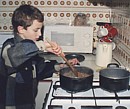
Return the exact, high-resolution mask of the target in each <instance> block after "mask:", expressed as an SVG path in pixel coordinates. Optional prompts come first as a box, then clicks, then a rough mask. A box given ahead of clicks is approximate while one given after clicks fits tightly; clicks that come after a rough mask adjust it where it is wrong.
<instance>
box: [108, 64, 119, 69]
mask: <svg viewBox="0 0 130 109" xmlns="http://www.w3.org/2000/svg"><path fill="white" fill-rule="evenodd" d="M116 67H117V68H119V65H118V64H117V63H110V64H108V65H107V68H116Z"/></svg>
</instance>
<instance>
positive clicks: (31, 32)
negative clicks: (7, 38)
mask: <svg viewBox="0 0 130 109" xmlns="http://www.w3.org/2000/svg"><path fill="white" fill-rule="evenodd" d="M42 26H43V23H42V22H38V21H37V20H34V21H33V24H32V25H31V26H29V27H27V29H23V31H22V33H20V34H19V35H20V36H21V37H22V38H23V39H30V40H33V41H36V40H38V38H39V37H40V36H41V35H42V34H41V28H42Z"/></svg>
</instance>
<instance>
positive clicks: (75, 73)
mask: <svg viewBox="0 0 130 109" xmlns="http://www.w3.org/2000/svg"><path fill="white" fill-rule="evenodd" d="M46 41H47V42H48V43H49V44H50V45H51V46H52V47H53V46H54V45H53V44H52V43H51V41H50V40H49V39H48V38H46ZM60 56H61V57H62V59H63V60H64V61H65V62H66V64H67V65H68V66H69V67H70V68H71V70H72V72H73V73H74V75H75V76H76V77H78V72H77V70H76V69H75V68H74V67H73V66H72V65H71V64H70V63H69V62H68V60H67V59H66V58H65V56H64V53H63V52H61V53H60Z"/></svg>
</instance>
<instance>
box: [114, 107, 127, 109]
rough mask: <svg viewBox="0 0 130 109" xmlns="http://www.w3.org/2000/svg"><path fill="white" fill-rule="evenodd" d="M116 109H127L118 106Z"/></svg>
mask: <svg viewBox="0 0 130 109" xmlns="http://www.w3.org/2000/svg"><path fill="white" fill-rule="evenodd" d="M115 109H127V108H126V107H125V106H117V107H116V108H115Z"/></svg>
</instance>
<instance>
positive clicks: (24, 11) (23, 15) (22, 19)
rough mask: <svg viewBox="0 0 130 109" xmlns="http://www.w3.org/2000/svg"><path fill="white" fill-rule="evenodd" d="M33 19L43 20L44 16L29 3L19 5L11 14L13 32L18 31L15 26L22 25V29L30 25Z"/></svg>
mask: <svg viewBox="0 0 130 109" xmlns="http://www.w3.org/2000/svg"><path fill="white" fill-rule="evenodd" d="M34 20H38V21H39V22H43V21H44V16H43V14H42V12H41V11H40V10H39V9H38V8H36V7H34V6H31V5H27V4H24V5H21V6H20V7H18V8H17V9H16V10H15V11H14V13H13V16H12V25H13V30H14V32H18V30H17V27H18V26H23V27H24V29H27V27H29V26H31V25H32V23H33V21H34Z"/></svg>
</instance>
